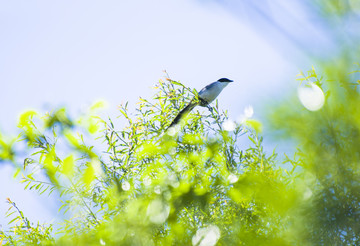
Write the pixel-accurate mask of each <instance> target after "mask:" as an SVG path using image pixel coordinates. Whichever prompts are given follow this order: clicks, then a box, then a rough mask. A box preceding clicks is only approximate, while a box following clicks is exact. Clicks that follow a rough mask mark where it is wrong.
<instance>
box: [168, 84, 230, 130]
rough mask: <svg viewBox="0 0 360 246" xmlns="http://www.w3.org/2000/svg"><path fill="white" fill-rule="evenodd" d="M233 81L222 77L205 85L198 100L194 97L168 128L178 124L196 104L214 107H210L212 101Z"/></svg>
mask: <svg viewBox="0 0 360 246" xmlns="http://www.w3.org/2000/svg"><path fill="white" fill-rule="evenodd" d="M231 82H234V81H233V80H231V79H228V78H221V79H219V80H217V81H215V82H213V83H211V84H209V85H207V86H205V87H204V88H203V89H202V90H201V91H200V92H199V93H198V98H197V99H198V100H194V99H192V100H191V101H190V103H189V104H188V105H187V106H186V107H185V108H184V109H183V110H181V111H180V113H178V115H177V116H176V117H175V119H174V120H173V121H172V122H171V124H170V125H169V126H168V128H167V129H169V128H171V127H173V126H175V125H177V124H178V123H179V121H180V120H181V119H182V118H183V116H185V115H186V114H187V113H189V112H190V111H191V110H193V108H195V107H196V106H201V107H207V108H208V109H209V110H210V111H212V108H211V107H210V105H209V104H210V103H211V102H212V101H214V100H215V98H216V97H217V96H218V95H219V94H220V93H221V91H222V90H223V89H224V88H225V87H226V86H227V85H228V84H229V83H231Z"/></svg>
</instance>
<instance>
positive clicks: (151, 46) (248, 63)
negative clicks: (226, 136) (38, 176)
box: [0, 0, 334, 225]
mask: <svg viewBox="0 0 360 246" xmlns="http://www.w3.org/2000/svg"><path fill="white" fill-rule="evenodd" d="M253 2H255V1H247V0H243V1H239V0H223V1H215V0H213V1H199V0H198V1H196V0H181V1H169V0H152V1H149V0H131V1H130V0H122V1H110V0H109V1H89V0H86V1H85V0H79V1H69V0H63V1H56V2H55V1H0V37H1V38H0V51H1V55H0V86H1V87H0V113H1V116H2V117H1V119H0V131H1V132H3V133H5V134H16V129H15V128H14V125H15V124H16V121H17V116H18V114H19V113H20V112H21V111H23V110H25V109H29V108H33V109H40V110H50V109H51V108H53V107H56V106H61V105H67V106H68V107H69V108H70V109H71V112H72V113H76V112H79V111H80V110H81V109H83V108H84V107H85V106H86V105H89V104H91V103H92V102H94V101H95V100H97V99H105V100H106V101H108V102H109V103H110V104H109V108H108V110H107V111H106V114H108V115H110V116H114V117H115V116H117V115H118V114H117V111H116V108H117V107H116V106H117V105H118V104H120V103H121V102H125V101H130V106H134V103H135V102H136V100H137V99H138V98H139V97H140V96H141V97H151V95H153V93H154V91H153V90H152V89H151V87H152V86H153V85H154V84H155V83H156V82H157V81H158V80H159V79H161V78H163V76H164V74H163V70H165V69H166V70H167V72H168V73H169V74H170V76H171V77H172V79H175V80H180V81H181V82H183V83H184V84H186V85H188V86H190V87H194V88H196V89H201V88H202V87H203V86H205V85H206V84H208V83H210V82H213V81H215V80H217V79H219V78H221V77H228V78H230V79H233V80H235V83H233V84H231V85H230V86H231V88H230V86H229V88H226V89H225V90H224V91H223V93H222V94H221V95H220V96H219V98H218V99H219V105H220V107H221V108H223V109H229V112H230V117H231V118H233V119H236V118H237V117H238V116H239V115H240V114H241V113H242V112H243V110H244V108H245V107H246V106H247V105H253V106H254V108H255V116H257V112H258V111H257V109H258V107H260V105H261V103H262V102H264V100H271V99H274V98H278V97H280V96H282V95H285V94H286V93H287V92H288V91H289V90H290V89H291V88H293V87H295V86H296V83H295V75H296V74H297V73H298V71H299V70H300V69H308V68H309V66H311V65H312V64H311V63H309V61H310V60H311V59H310V55H320V54H322V53H326V51H327V50H333V49H334V42H333V40H332V39H331V35H330V34H329V33H328V31H326V28H325V27H324V26H323V24H324V23H322V22H321V21H319V20H316V19H314V16H312V15H309V13H308V12H307V7H306V5H303V4H300V2H301V1H295V0H294V1H287V0H282V1H281V0H274V1H263V4H261V5H258V4H256V3H253ZM289 2H291V4H290V3H289ZM258 117H259V116H258ZM1 165H2V166H0V187H1V188H0V224H3V225H4V223H5V221H6V220H5V219H4V214H5V211H6V210H7V208H8V205H7V204H6V203H5V199H6V197H10V198H11V199H12V200H14V201H15V202H16V204H17V205H18V206H19V207H20V208H21V209H22V210H23V211H24V212H25V215H26V216H28V217H29V218H30V219H31V220H32V221H37V220H40V221H41V222H51V221H52V220H53V219H54V218H55V217H57V215H56V214H55V212H56V211H57V201H56V200H55V199H57V198H56V196H52V197H51V198H47V197H46V196H45V195H43V196H41V197H40V198H39V197H38V196H37V195H36V194H35V193H33V192H24V191H23V188H22V187H23V186H22V185H21V184H18V183H16V182H14V181H12V180H11V177H10V176H11V175H12V168H11V167H10V166H9V165H3V164H1Z"/></svg>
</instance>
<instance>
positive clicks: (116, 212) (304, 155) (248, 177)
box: [0, 63, 360, 245]
mask: <svg viewBox="0 0 360 246" xmlns="http://www.w3.org/2000/svg"><path fill="white" fill-rule="evenodd" d="M335 67H336V68H337V69H335ZM350 67H351V66H350V65H349V64H346V63H344V64H342V65H338V64H337V65H336V66H328V67H326V66H324V73H325V76H324V77H321V76H318V73H317V71H316V70H315V68H314V67H313V68H312V69H311V70H310V71H309V72H308V73H306V74H305V73H300V77H299V80H300V81H301V84H302V85H304V86H306V85H308V86H309V85H311V84H313V83H314V84H316V86H318V87H319V88H321V91H323V92H324V95H325V99H326V100H325V104H324V105H323V107H322V108H321V109H319V110H317V111H309V110H307V109H306V108H304V107H303V106H302V105H301V104H300V102H299V100H298V99H297V98H295V97H294V98H291V99H290V100H288V101H286V102H285V103H282V104H280V105H277V106H272V109H271V110H269V112H271V115H270V117H269V119H270V121H271V123H272V127H273V129H277V130H278V132H279V135H278V136H280V137H281V138H283V139H291V140H292V141H295V142H296V143H297V144H298V146H299V147H298V149H297V151H295V153H294V157H292V158H290V157H288V156H286V159H285V161H284V162H285V164H286V165H281V162H280V160H279V158H277V154H276V153H275V151H274V152H273V153H271V154H269V153H266V152H265V151H264V149H263V143H262V141H263V138H262V137H261V136H260V135H259V134H260V133H259V129H261V124H260V123H259V122H257V121H255V120H254V119H247V120H246V121H245V122H243V124H235V123H234V122H232V121H231V120H230V119H229V116H228V113H227V112H226V111H225V112H221V111H220V110H219V107H218V105H217V103H216V104H215V106H214V107H213V110H212V111H208V110H207V109H204V110H201V111H198V110H194V112H193V113H192V114H189V116H188V117H187V118H186V119H185V120H184V121H182V122H181V123H180V124H179V125H178V126H176V127H173V128H170V129H168V130H165V129H166V128H167V126H168V125H169V124H170V122H171V119H173V118H174V117H175V115H176V113H177V112H178V111H179V110H180V109H182V108H183V107H184V106H185V105H186V103H188V102H189V101H190V100H191V98H192V97H194V96H196V95H197V94H196V92H195V91H193V90H190V89H189V88H187V87H185V86H184V85H182V84H181V83H180V82H177V81H173V80H171V79H169V78H167V80H166V81H160V82H159V84H158V85H157V87H156V88H155V89H156V90H157V94H156V95H155V98H154V100H147V99H143V98H140V102H139V103H138V105H137V109H136V112H135V114H134V115H131V114H130V113H129V110H128V104H124V105H121V106H120V107H119V112H120V114H121V118H122V119H124V120H126V125H125V127H124V128H123V129H122V130H119V128H118V127H117V126H115V124H114V121H113V120H112V119H107V120H103V119H101V118H99V117H97V116H96V115H97V110H98V109H99V108H101V107H102V103H101V102H98V103H96V104H95V105H93V106H92V107H91V108H90V109H89V111H88V112H87V113H86V114H84V115H81V116H80V117H78V119H75V120H73V119H71V117H69V116H68V114H67V112H66V109H59V110H56V111H54V112H51V113H48V114H46V115H45V116H40V115H39V114H38V113H37V112H35V111H27V112H25V113H23V114H22V115H21V117H20V119H19V127H20V128H21V129H22V133H21V135H20V137H19V138H18V139H17V138H14V139H9V138H5V137H4V136H1V142H0V143H1V146H2V147H1V149H0V153H1V155H0V156H1V160H2V161H12V162H13V163H15V164H16V165H17V166H18V167H19V168H20V165H19V164H17V163H18V160H19V158H20V155H19V153H18V152H17V151H18V149H19V147H16V146H15V145H16V144H17V143H24V142H26V144H27V152H28V157H27V158H25V160H24V164H23V167H22V169H23V170H22V172H21V173H22V175H23V178H22V182H23V183H24V185H25V188H27V189H32V190H37V191H38V192H39V193H40V194H43V193H44V194H46V193H47V194H49V193H51V192H58V193H59V194H60V196H61V198H62V200H63V201H62V202H63V204H62V206H61V208H60V210H61V211H63V212H64V213H66V214H67V216H68V217H69V219H66V220H64V221H63V223H62V225H61V226H60V229H56V230H55V232H53V230H54V229H53V225H49V226H48V225H40V224H38V223H37V224H34V223H31V222H30V221H29V220H28V219H27V218H26V216H25V215H24V214H23V212H22V211H21V210H20V209H19V208H18V206H17V205H16V204H15V203H14V202H13V201H11V200H10V199H8V203H9V205H10V208H9V211H8V216H10V217H11V218H13V219H12V220H11V223H10V225H11V227H10V230H8V231H1V234H0V238H1V239H0V240H2V241H0V242H2V244H14V245H31V244H41V245H99V244H100V245H191V244H192V245H215V244H216V245H358V244H359V243H360V239H359V237H360V236H359V235H360V231H359V228H360V227H359V226H358V225H359V222H360V217H359V215H360V213H359V204H360V197H359V194H360V193H359V191H360V184H359V180H360V177H359V175H360V173H359V168H358V165H359V159H360V156H359V153H360V150H359V146H358V143H359V142H360V139H359V136H360V129H359V126H360V124H359V123H360V122H359V119H360V115H359V114H360V111H359V109H358V107H357V105H359V103H360V102H359V100H360V99H359V98H360V97H359V95H358V93H359V92H358V88H357V86H358V83H359V82H358V81H359V80H358V78H359V77H358V76H359V74H358V71H359V69H358V67H357V68H355V69H353V71H354V72H352V73H350V71H348V70H347V69H345V68H350ZM309 88H312V87H311V86H309ZM229 122H230V123H229ZM228 125H232V126H234V127H230V128H229V127H228ZM95 138H97V140H98V141H97V142H96V141H94V139H95ZM245 139H248V140H249V143H250V146H249V147H248V148H241V149H240V147H239V146H241V145H240V144H239V143H240V142H241V141H242V142H243V141H244V140H245ZM100 142H101V143H100ZM88 143H91V144H88ZM103 148H105V150H104V151H102V149H103ZM39 170H40V171H41V173H43V174H44V175H45V176H44V175H42V176H41V175H40V176H39V175H38V173H39Z"/></svg>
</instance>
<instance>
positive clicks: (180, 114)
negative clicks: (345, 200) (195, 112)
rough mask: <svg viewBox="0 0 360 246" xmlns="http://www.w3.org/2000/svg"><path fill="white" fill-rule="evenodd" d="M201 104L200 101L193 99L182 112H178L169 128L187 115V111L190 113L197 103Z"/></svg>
mask: <svg viewBox="0 0 360 246" xmlns="http://www.w3.org/2000/svg"><path fill="white" fill-rule="evenodd" d="M198 104H199V102H198V101H196V100H192V101H191V102H190V103H189V104H188V105H187V106H186V107H185V108H184V109H183V110H181V111H180V113H178V115H177V116H176V117H175V119H174V120H173V121H172V122H171V124H170V126H169V127H168V128H167V129H169V128H170V127H172V126H174V125H176V124H177V123H179V121H180V120H181V119H182V118H183V117H184V116H185V115H187V113H189V112H190V111H191V110H192V109H193V108H195V107H196V106H197V105H198Z"/></svg>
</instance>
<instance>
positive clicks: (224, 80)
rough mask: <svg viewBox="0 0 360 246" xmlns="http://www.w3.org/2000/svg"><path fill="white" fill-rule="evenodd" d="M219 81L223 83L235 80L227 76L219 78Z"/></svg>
mask: <svg viewBox="0 0 360 246" xmlns="http://www.w3.org/2000/svg"><path fill="white" fill-rule="evenodd" d="M218 82H222V83H230V82H234V81H233V80H231V79H227V78H221V79H219V80H218Z"/></svg>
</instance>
